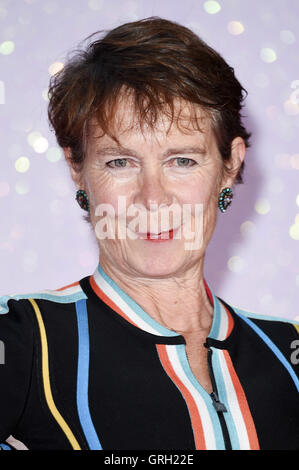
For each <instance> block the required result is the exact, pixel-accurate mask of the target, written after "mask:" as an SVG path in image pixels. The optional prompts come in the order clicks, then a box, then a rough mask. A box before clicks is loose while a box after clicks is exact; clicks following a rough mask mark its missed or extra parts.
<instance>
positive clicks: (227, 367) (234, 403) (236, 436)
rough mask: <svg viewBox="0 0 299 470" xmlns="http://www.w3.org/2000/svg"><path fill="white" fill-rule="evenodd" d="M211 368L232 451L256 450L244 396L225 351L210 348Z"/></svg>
mask: <svg viewBox="0 0 299 470" xmlns="http://www.w3.org/2000/svg"><path fill="white" fill-rule="evenodd" d="M211 349H212V351H213V354H212V367H213V371H214V376H215V380H216V385H217V390H218V397H219V400H220V401H221V402H222V403H224V404H225V407H226V409H227V413H224V418H225V421H226V425H227V428H228V431H229V435H230V440H231V444H232V449H233V450H258V449H259V443H258V438H257V433H256V429H255V425H254V421H253V418H252V415H251V412H250V409H249V405H248V402H247V398H246V395H245V393H244V390H243V387H242V385H241V383H240V381H239V378H238V376H237V373H236V371H235V369H234V366H233V363H232V360H231V358H230V356H229V353H228V351H227V350H221V349H216V348H214V347H211Z"/></svg>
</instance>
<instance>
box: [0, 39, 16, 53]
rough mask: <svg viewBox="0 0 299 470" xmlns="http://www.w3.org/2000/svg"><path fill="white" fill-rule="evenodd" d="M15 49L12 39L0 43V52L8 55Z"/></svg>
mask: <svg viewBox="0 0 299 470" xmlns="http://www.w3.org/2000/svg"><path fill="white" fill-rule="evenodd" d="M14 49H15V44H14V42H13V41H4V42H2V43H1V44H0V54H3V55H9V54H11V53H12V52H13V51H14Z"/></svg>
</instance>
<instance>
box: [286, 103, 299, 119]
mask: <svg viewBox="0 0 299 470" xmlns="http://www.w3.org/2000/svg"><path fill="white" fill-rule="evenodd" d="M283 108H284V111H285V113H286V114H287V115H288V116H296V114H299V105H298V103H294V102H293V101H291V100H287V101H285V102H284V104H283Z"/></svg>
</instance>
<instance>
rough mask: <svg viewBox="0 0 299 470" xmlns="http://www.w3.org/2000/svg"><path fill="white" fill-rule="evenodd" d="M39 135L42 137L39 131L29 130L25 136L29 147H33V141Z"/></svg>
mask: <svg viewBox="0 0 299 470" xmlns="http://www.w3.org/2000/svg"><path fill="white" fill-rule="evenodd" d="M40 137H42V134H41V133H40V132H38V131H33V132H30V134H29V135H28V137H27V142H28V144H29V145H31V147H33V145H34V144H35V141H36V140H37V139H39V138H40Z"/></svg>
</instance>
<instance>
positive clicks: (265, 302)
mask: <svg viewBox="0 0 299 470" xmlns="http://www.w3.org/2000/svg"><path fill="white" fill-rule="evenodd" d="M272 302H273V295H272V294H265V295H263V296H262V297H261V298H260V304H261V305H262V306H263V307H268V306H269V305H271V304H272Z"/></svg>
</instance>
